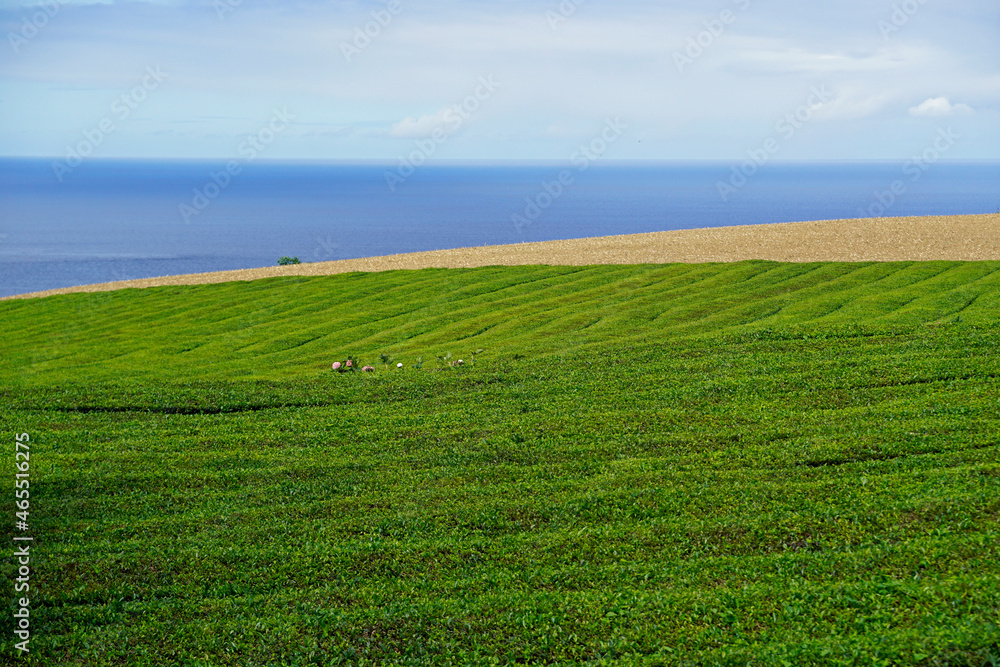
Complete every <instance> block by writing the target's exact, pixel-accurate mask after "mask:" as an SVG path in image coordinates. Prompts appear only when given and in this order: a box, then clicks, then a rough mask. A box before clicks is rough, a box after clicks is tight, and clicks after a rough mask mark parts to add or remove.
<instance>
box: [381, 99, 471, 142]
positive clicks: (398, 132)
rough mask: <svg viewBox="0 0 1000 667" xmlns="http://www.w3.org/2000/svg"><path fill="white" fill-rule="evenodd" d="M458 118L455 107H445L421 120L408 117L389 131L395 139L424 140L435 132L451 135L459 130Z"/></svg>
mask: <svg viewBox="0 0 1000 667" xmlns="http://www.w3.org/2000/svg"><path fill="white" fill-rule="evenodd" d="M458 118H459V116H458V115H457V113H456V111H455V108H454V107H450V106H448V107H444V108H443V109H441V110H440V111H438V112H437V113H434V114H430V115H425V116H421V117H420V118H412V117H407V118H404V119H403V120H401V121H399V122H398V123H394V124H393V126H392V127H391V128H390V129H389V136H390V137H393V138H394V139H423V138H424V137H429V136H431V134H432V133H433V132H434V131H435V130H441V131H442V132H444V133H446V134H451V131H454V130H455V129H457V128H456V127H455V124H456V119H458Z"/></svg>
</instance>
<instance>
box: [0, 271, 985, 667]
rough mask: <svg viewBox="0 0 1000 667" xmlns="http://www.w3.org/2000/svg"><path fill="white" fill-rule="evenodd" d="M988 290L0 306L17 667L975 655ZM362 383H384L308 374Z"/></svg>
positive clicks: (571, 285)
mask: <svg viewBox="0 0 1000 667" xmlns="http://www.w3.org/2000/svg"><path fill="white" fill-rule="evenodd" d="M998 269H1000V265H998V264H997V263H972V264H962V263H914V264H810V265H787V264H775V263H765V262H750V263H740V264H733V265H693V266H692V265H671V266H640V267H513V268H484V269H474V270H465V271H458V270H425V271H418V272H393V273H386V274H371V275H360V274H358V275H345V276H333V277H326V278H312V279H275V280H267V281H259V282H255V283H250V284H245V283H236V284H226V285H212V286H202V287H178V288H159V289H151V290H143V291H123V292H117V293H103V294H92V295H69V296H63V297H55V298H50V299H44V300H38V301H24V302H17V301H14V302H3V303H0V334H2V336H3V340H4V341H5V347H4V350H3V352H2V357H0V373H2V374H0V392H2V394H0V400H2V403H3V406H4V408H5V409H4V410H3V416H2V417H0V423H3V424H4V432H6V433H8V434H10V433H12V432H14V431H17V432H21V431H28V432H30V433H31V435H32V439H33V442H34V443H35V446H34V449H33V460H32V462H33V468H32V474H33V477H32V479H33V481H34V483H35V485H34V486H33V493H32V503H33V514H32V533H33V534H34V535H35V536H36V539H38V540H39V544H38V552H37V554H36V559H37V561H36V563H35V564H36V565H37V567H38V570H37V572H36V573H35V575H33V576H34V577H35V578H34V579H33V583H34V582H36V581H37V582H38V584H39V586H40V590H39V592H38V595H39V597H38V598H37V599H36V600H35V603H34V604H35V607H34V608H33V611H32V613H33V617H32V618H33V623H35V625H34V628H35V632H36V633H37V634H36V640H35V643H34V644H33V648H34V649H35V652H34V653H33V658H32V660H29V661H28V663H29V664H30V663H31V662H32V661H34V664H53V661H54V660H56V659H58V660H59V661H60V664H130V665H131V664H150V665H155V664H192V665H193V664H234V665H236V664H262V665H263V664H281V663H282V662H284V663H285V664H336V663H337V662H338V661H339V662H343V663H344V664H347V663H348V661H352V660H353V661H354V663H355V664H362V663H363V661H364V660H368V661H370V663H371V664H387V663H393V662H400V663H407V662H409V663H411V664H425V663H428V662H433V663H445V662H447V661H448V660H453V661H454V662H455V663H456V664H465V663H469V662H472V663H476V662H486V661H487V659H488V658H489V657H496V658H498V659H499V660H500V662H506V661H513V660H518V661H522V662H531V661H534V662H539V663H543V662H548V663H552V662H566V663H572V662H583V661H587V660H591V661H599V660H602V659H603V660H605V661H607V662H608V663H614V664H678V663H683V662H685V661H691V662H697V663H726V664H728V663H732V664H739V663H743V662H746V661H747V660H753V661H754V662H756V663H764V664H781V662H782V661H788V662H789V663H791V664H808V663H829V664H837V663H840V664H872V663H877V662H878V661H880V660H881V661H886V662H885V663H884V664H891V663H892V662H895V663H925V664H983V661H984V660H985V659H987V658H989V657H990V656H992V657H993V658H994V659H1000V649H998V641H1000V629H998V625H1000V568H998V567H997V565H996V563H997V562H998V561H997V558H998V553H997V551H998V548H997V541H996V538H997V536H998V533H1000V531H998V529H997V513H998V507H1000V494H998V491H1000V462H998V451H1000V448H998V442H997V433H998V432H1000V391H998V380H997V373H998V369H1000V361H998V359H997V356H996V353H995V350H996V349H997V345H998V344H1000V326H998V319H997V313H998V312H1000V271H998ZM476 348H486V349H487V352H486V353H485V354H483V355H481V356H480V359H479V362H478V363H477V366H476V367H475V368H470V367H465V368H462V369H456V370H447V371H437V370H435V368H434V367H435V366H436V364H435V363H434V360H433V357H434V355H435V354H440V353H443V352H444V351H446V350H447V351H451V352H452V353H453V354H455V355H456V356H463V355H467V354H468V352H470V351H472V350H474V349H476ZM382 351H387V352H389V353H391V354H394V355H395V356H396V357H397V359H399V360H402V361H405V362H406V364H407V368H406V369H405V370H404V371H402V372H397V371H395V370H383V369H382V368H381V366H380V365H379V366H380V368H379V371H378V372H376V373H375V374H351V375H334V374H332V373H330V372H329V370H328V369H329V362H330V361H332V360H333V359H336V358H342V357H344V356H346V355H347V354H348V353H353V354H355V355H356V356H359V357H361V359H362V360H363V361H365V362H374V361H376V359H377V357H378V354H379V353H380V352H382ZM419 356H423V358H424V359H425V362H426V363H425V365H424V368H423V369H422V370H419V371H418V370H415V369H414V368H412V364H413V362H414V361H415V359H416V358H417V357H419ZM428 360H429V361H428ZM8 467H10V464H8ZM3 507H4V510H5V511H9V512H12V511H13V508H12V499H11V498H10V497H9V495H7V494H5V497H4V498H3ZM8 562H9V561H5V567H6V568H7V569H6V570H5V575H9V573H10V566H9V565H8V564H7V563H8ZM9 651H10V643H9V641H8V642H7V643H6V644H5V646H4V652H5V654H7V653H9Z"/></svg>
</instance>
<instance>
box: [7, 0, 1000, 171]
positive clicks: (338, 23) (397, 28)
mask: <svg viewBox="0 0 1000 667" xmlns="http://www.w3.org/2000/svg"><path fill="white" fill-rule="evenodd" d="M0 35H2V36H3V38H4V39H3V44H0V121H2V124H0V156H39V157H56V158H63V159H68V158H69V156H70V155H71V154H72V153H73V152H75V151H76V152H79V153H81V154H82V153H83V152H86V153H87V154H88V155H92V156H94V157H107V158H115V157H135V158H207V159H227V158H229V159H236V158H240V157H246V156H247V154H248V153H249V152H251V151H252V152H253V153H254V154H255V156H260V157H264V158H267V159H275V160H286V159H293V160H299V159H309V160H313V159H315V160H335V161H350V160H372V161H380V162H395V161H397V160H398V159H399V158H400V157H401V156H407V155H412V154H413V153H414V151H420V152H422V153H423V155H424V156H425V157H426V159H428V160H439V161H448V160H554V161H560V160H567V159H570V158H571V157H572V156H573V155H574V154H577V152H578V151H579V150H581V148H586V147H591V149H592V150H593V149H595V148H601V150H602V151H604V156H605V157H608V158H613V159H622V160H711V159H720V160H730V159H735V158H743V159H745V158H747V157H748V156H753V155H758V156H763V155H764V153H762V152H761V151H764V152H765V153H766V154H767V155H768V157H769V158H774V159H787V160H868V159H880V160H902V159H907V158H909V157H911V156H915V155H921V154H922V153H923V152H924V151H927V150H930V149H931V148H932V147H933V146H934V145H935V141H936V140H937V138H938V137H940V136H942V134H941V133H942V132H943V133H947V135H948V136H949V137H952V138H954V141H949V142H948V143H949V145H948V146H947V148H946V150H945V151H943V152H944V153H945V154H944V155H943V157H946V158H948V159H983V158H985V159H1000V2H997V0H826V1H824V2H804V1H803V0H709V1H704V0H701V1H697V2H696V1H694V0H657V1H653V0H613V1H612V0H465V1H460V0H391V1H388V2H387V1H382V0H373V1H371V2H361V1H340V0H327V1H324V2H320V1H314V0H285V1H280V2H279V1H277V0H190V1H189V0H142V1H140V0H124V1H114V0H100V1H99V0H49V1H48V2H38V1H37V0H31V1H22V0H0ZM610 128H614V129H613V130H611V129H610ZM943 145H944V144H941V143H940V142H939V144H938V147H939V148H941V147H942V146H943Z"/></svg>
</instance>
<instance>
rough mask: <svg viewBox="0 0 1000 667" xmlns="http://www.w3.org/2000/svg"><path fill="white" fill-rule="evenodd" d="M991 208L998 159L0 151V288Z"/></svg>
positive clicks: (12, 290)
mask: <svg viewBox="0 0 1000 667" xmlns="http://www.w3.org/2000/svg"><path fill="white" fill-rule="evenodd" d="M585 166H586V168H585V169H584V167H585ZM227 167H228V170H227ZM741 167H742V171H741ZM389 174H391V176H387V175H389ZM997 211H1000V162H946V161H940V162H936V163H924V162H913V161H909V162H867V163H773V164H765V165H763V166H760V167H757V166H756V165H754V164H752V163H745V164H743V165H741V164H740V163H739V162H696V163H646V164H642V163H627V164H626V163H611V162H607V163H605V162H600V163H591V164H589V165H583V164H579V163H577V164H569V163H566V164H560V163H533V164H518V165H514V164H463V165H451V164H448V165H445V164H442V165H433V166H432V165H425V166H422V167H418V168H416V169H414V170H413V171H412V173H409V170H408V169H404V170H400V169H399V168H398V167H397V165H395V164H385V165H379V164H370V163H358V164H342V163H338V164H320V163H278V162H270V163H266V162H253V163H235V162H234V163H230V164H228V165H227V163H226V162H225V161H217V162H211V161H187V162H178V161H140V160H97V159H94V160H84V161H83V162H82V163H80V164H78V165H76V166H71V168H70V169H68V170H65V169H61V170H59V172H58V173H57V172H56V171H55V170H53V163H52V161H51V160H42V159H15V158H4V159H0V296H8V295H12V294H20V293H24V292H31V291H37V290H44V289H52V288H56V287H66V286H71V285H82V284H88V283H98V282H108V281H113V280H131V279H134V278H145V277H153V276H163V275H174V274H181V273H195V272H202V271H219V270H227V269H243V268H251V267H260V266H273V265H275V264H277V261H278V258H279V257H283V256H289V257H298V258H299V259H300V260H301V261H303V262H318V261H326V260H335V259H348V258H354V257H365V256H372V255H387V254H393V253H403V252H414V251H419V250H435V249H442V248H458V247H466V246H481V245H495V244H505V243H519V242H523V241H547V240H555V239H569V238H582V237H588V236H605V235H612V234H632V233H638V232H654V231H665V230H673V229H691V228H697V227H717V226H725V225H755V224H762V223H772V222H792V221H804V220H827V219H840V218H857V217H869V216H878V215H885V216H904V215H944V214H966V213H994V212H997Z"/></svg>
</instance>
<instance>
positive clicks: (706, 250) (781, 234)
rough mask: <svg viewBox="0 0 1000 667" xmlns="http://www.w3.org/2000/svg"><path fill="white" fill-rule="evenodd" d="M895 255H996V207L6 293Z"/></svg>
mask: <svg viewBox="0 0 1000 667" xmlns="http://www.w3.org/2000/svg"><path fill="white" fill-rule="evenodd" d="M746 259H770V260H774V261H779V262H861V261H877V262H895V261H910V260H915V261H926V260H959V261H974V260H1000V215H998V214H995V213H992V214H988V215H950V216H932V217H912V218H873V219H863V220H823V221H819V222H789V223H781V224H771V225H749V226H737V227H714V228H708V229H687V230H680V231H672V232H653V233H650V234H631V235H626V236H601V237H597V238H587V239H573V240H569V241H543V242H536V243H518V244H514V245H500V246H483V247H480V248H458V249H455V250H433V251H430V252H416V253H410V254H404V255H386V256H382V257H366V258H363V259H344V260H337V261H333V262H315V263H310V264H297V265H292V266H272V267H264V268H260V269H242V270H239V271H217V272H214V273H193V274H188V275H181V276H167V277H163V278H142V279H139V280H123V281H118V282H113V283H101V284H98V285H81V286H78V287H64V288H61V289H54V290H47V291H45V292H32V293H30V294H21V295H18V296H13V297H6V298H9V299H23V298H32V297H42V296H51V295H53V294H69V293H72V292H105V291H110V290H117V289H124V288H127V287H138V288H141V287H157V286H160V285H200V284H205V283H221V282H230V281H234V280H257V279H260V278H271V277H274V276H325V275H332V274H335V273H349V272H351V271H364V272H372V271H388V270H391V269H424V268H429V267H439V268H469V267H476V266H495V265H507V266H514V265H521V264H551V265H560V264H563V265H584V264H647V263H648V264H666V263H670V262H686V263H696V262H737V261H741V260H746Z"/></svg>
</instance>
